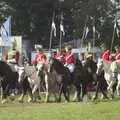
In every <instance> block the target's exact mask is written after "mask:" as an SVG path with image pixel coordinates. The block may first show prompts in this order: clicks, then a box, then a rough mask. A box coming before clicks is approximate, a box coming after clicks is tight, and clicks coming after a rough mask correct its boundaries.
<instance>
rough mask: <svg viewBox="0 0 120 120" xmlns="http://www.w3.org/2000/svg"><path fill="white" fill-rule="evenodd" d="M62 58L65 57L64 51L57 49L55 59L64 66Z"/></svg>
mask: <svg viewBox="0 0 120 120" xmlns="http://www.w3.org/2000/svg"><path fill="white" fill-rule="evenodd" d="M64 56H65V50H64V49H61V50H60V49H57V52H56V55H55V58H56V59H57V60H59V61H60V62H61V63H63V64H65V60H64Z"/></svg>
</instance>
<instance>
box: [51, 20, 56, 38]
mask: <svg viewBox="0 0 120 120" xmlns="http://www.w3.org/2000/svg"><path fill="white" fill-rule="evenodd" d="M52 31H53V32H54V37H56V26H55V22H54V21H52Z"/></svg>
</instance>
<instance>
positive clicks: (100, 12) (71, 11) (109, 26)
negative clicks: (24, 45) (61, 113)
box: [0, 0, 116, 46]
mask: <svg viewBox="0 0 120 120" xmlns="http://www.w3.org/2000/svg"><path fill="white" fill-rule="evenodd" d="M0 6H1V9H0V16H1V17H0V21H1V23H2V22H3V21H4V19H5V17H7V16H9V15H11V16H12V34H13V35H22V36H28V37H29V39H31V40H34V43H41V44H43V45H44V46H48V43H49V36H50V29H51V21H52V15H53V11H54V10H55V13H56V16H55V22H56V26H57V37H56V38H54V39H53V45H56V44H59V42H58V41H59V24H60V13H61V11H63V12H64V27H65V32H66V35H65V37H64V40H63V41H69V40H72V39H73V38H81V37H82V33H83V28H84V25H85V22H86V18H87V19H88V20H87V25H88V26H89V27H90V28H91V29H92V25H93V20H92V19H91V18H93V19H94V24H95V25H96V29H97V30H98V31H99V32H100V34H101V38H100V40H96V41H97V43H98V44H99V43H100V42H102V41H106V42H108V43H110V40H111V39H112V38H111V37H112V32H113V26H114V25H113V20H114V18H115V12H116V9H115V5H113V4H112V3H111V2H110V0H64V2H60V0H1V1H0ZM88 39H92V32H91V33H90V35H89V36H88Z"/></svg>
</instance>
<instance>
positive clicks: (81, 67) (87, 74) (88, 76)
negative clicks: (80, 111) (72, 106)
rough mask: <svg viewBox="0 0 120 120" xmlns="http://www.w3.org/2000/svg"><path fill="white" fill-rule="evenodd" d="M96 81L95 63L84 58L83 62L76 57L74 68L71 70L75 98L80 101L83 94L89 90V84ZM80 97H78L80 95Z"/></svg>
mask: <svg viewBox="0 0 120 120" xmlns="http://www.w3.org/2000/svg"><path fill="white" fill-rule="evenodd" d="M96 81H97V75H96V63H95V62H94V61H92V60H89V59H86V61H84V64H82V62H81V61H80V60H78V59H76V62H75V69H74V72H73V84H74V86H75V88H76V95H75V97H74V100H76V98H77V99H78V101H82V100H83V98H84V96H85V94H87V93H88V92H89V89H88V87H89V85H92V83H93V82H96ZM81 94H82V97H81V98H80V95H81Z"/></svg>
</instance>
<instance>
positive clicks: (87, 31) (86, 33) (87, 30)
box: [85, 27, 89, 38]
mask: <svg viewBox="0 0 120 120" xmlns="http://www.w3.org/2000/svg"><path fill="white" fill-rule="evenodd" d="M88 33H89V28H88V27H87V28H86V30H85V38H86V37H87V35H88Z"/></svg>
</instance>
